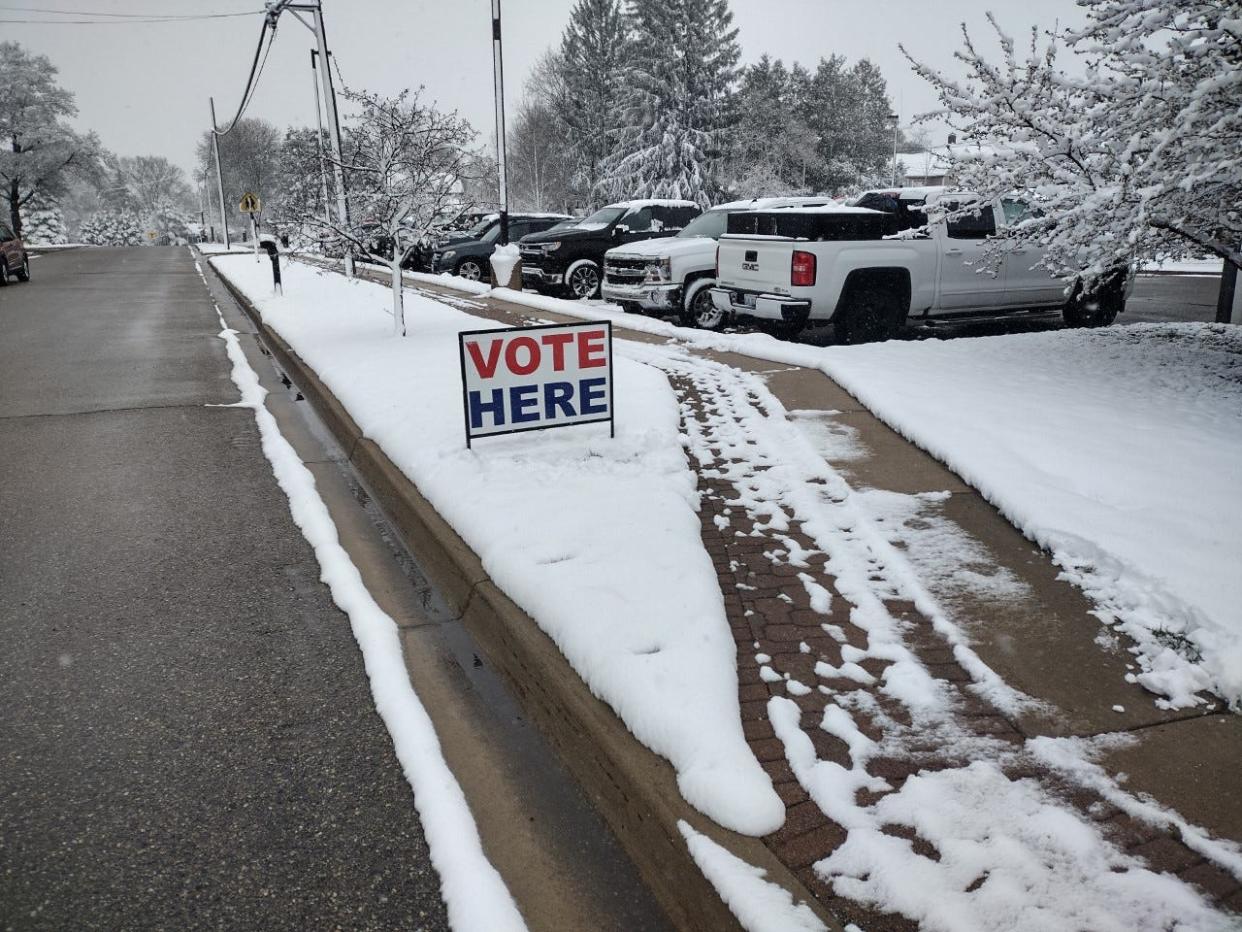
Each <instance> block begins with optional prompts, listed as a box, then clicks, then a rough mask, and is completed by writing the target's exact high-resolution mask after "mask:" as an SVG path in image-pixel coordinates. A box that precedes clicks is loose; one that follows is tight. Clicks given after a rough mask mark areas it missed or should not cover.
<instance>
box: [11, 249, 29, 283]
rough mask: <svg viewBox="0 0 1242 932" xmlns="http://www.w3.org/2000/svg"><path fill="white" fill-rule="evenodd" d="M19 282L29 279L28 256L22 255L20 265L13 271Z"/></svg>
mask: <svg viewBox="0 0 1242 932" xmlns="http://www.w3.org/2000/svg"><path fill="white" fill-rule="evenodd" d="M15 274H16V275H17V280H18V281H19V282H28V281H30V256H28V255H23V256H22V267H21V268H20V269H18V270H17V272H16V273H15Z"/></svg>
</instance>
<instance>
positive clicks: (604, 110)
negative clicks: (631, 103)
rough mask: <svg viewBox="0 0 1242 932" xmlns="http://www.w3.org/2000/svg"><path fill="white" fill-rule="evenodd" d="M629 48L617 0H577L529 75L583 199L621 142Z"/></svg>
mask: <svg viewBox="0 0 1242 932" xmlns="http://www.w3.org/2000/svg"><path fill="white" fill-rule="evenodd" d="M629 51H630V43H629V32H628V27H627V23H626V18H625V16H624V14H623V13H622V9H621V2H620V0H578V2H577V3H576V4H574V8H573V11H572V12H571V13H570V15H569V24H568V25H567V26H566V27H565V32H564V34H563V36H562V37H561V47H560V51H559V53H557V54H556V55H554V56H551V57H550V58H548V59H546V60H545V61H544V62H542V63H541V64H540V66H539V67H538V68H537V69H536V73H535V75H534V81H533V84H534V85H535V86H537V87H539V88H540V97H541V98H542V102H543V103H544V104H545V105H546V106H547V108H548V109H549V110H550V112H551V113H552V114H553V115H554V116H555V117H556V118H557V119H558V120H560V121H561V122H562V123H563V125H564V128H565V138H566V142H567V143H568V147H569V149H570V153H571V157H572V159H573V171H572V175H573V177H572V181H573V184H574V186H575V187H576V188H577V189H578V190H579V191H580V192H581V193H582V194H583V195H585V197H586V198H587V199H589V198H590V195H591V193H592V192H593V191H594V190H595V189H596V187H597V186H598V185H599V183H600V181H601V180H602V178H603V165H604V163H605V161H606V160H607V159H608V158H609V157H610V156H611V155H612V153H613V151H614V150H615V149H616V147H617V146H618V145H620V143H621V139H622V135H623V131H624V127H625V117H624V105H625V87H626V74H627V71H628V61H627V59H628V56H629Z"/></svg>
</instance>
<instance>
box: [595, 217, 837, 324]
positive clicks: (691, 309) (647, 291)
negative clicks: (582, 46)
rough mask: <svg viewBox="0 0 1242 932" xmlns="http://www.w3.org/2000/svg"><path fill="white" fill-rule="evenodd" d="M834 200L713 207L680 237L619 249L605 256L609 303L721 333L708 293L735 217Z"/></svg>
mask: <svg viewBox="0 0 1242 932" xmlns="http://www.w3.org/2000/svg"><path fill="white" fill-rule="evenodd" d="M831 203H832V199H831V198H829V197H817V196H808V197H757V198H752V199H751V200H748V201H733V202H731V203H728V204H721V205H719V206H718V207H713V208H712V209H711V210H708V211H706V212H705V213H702V214H699V215H698V216H697V217H695V218H694V219H693V220H691V221H690V223H688V224H687V225H686V227H685V229H683V230H682V231H681V232H680V233H678V234H677V235H676V236H672V237H666V238H664V239H647V240H642V241H640V242H637V243H626V244H625V245H624V246H616V247H614V248H612V249H609V250H608V251H607V252H606V253H604V282H603V286H602V289H601V290H602V294H603V296H604V300H606V301H614V302H616V303H617V304H620V305H621V306H622V307H623V308H625V309H626V310H630V311H637V310H643V311H654V312H656V313H662V312H675V313H677V314H678V315H679V316H680V317H681V321H682V323H684V324H687V325H694V326H698V327H703V328H705V329H708V330H715V329H718V328H719V327H720V326H721V324H723V322H724V315H723V314H721V313H720V311H718V310H717V309H716V307H715V305H713V304H712V299H711V295H710V294H709V293H708V289H709V288H710V287H711V286H712V285H714V284H716V240H717V239H719V238H720V235H721V234H722V233H724V231H725V225H726V223H727V221H728V217H729V214H730V213H734V212H736V211H740V210H775V209H778V208H786V207H821V206H823V205H825V204H831Z"/></svg>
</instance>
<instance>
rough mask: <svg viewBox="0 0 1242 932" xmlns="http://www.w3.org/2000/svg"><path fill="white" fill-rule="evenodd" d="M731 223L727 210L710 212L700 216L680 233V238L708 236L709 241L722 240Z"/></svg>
mask: <svg viewBox="0 0 1242 932" xmlns="http://www.w3.org/2000/svg"><path fill="white" fill-rule="evenodd" d="M728 222H729V212H728V211H727V210H709V211H708V212H707V213H705V214H699V215H698V216H697V217H695V218H694V219H693V220H691V221H690V222H689V223H688V224H686V228H685V229H684V230H682V231H681V232H680V233H678V234H677V235H678V236H706V237H707V238H708V239H720V237H721V235H722V234H723V233H724V231H725V226H727V225H728Z"/></svg>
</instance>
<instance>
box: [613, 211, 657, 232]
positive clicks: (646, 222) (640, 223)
mask: <svg viewBox="0 0 1242 932" xmlns="http://www.w3.org/2000/svg"><path fill="white" fill-rule="evenodd" d="M651 219H652V218H651V208H650V207H642V208H631V210H630V212H629V213H628V214H626V215H625V216H624V217H622V218H621V222H622V223H624V224H625V225H626V226H627V227H629V228H630V231H631V232H633V233H639V232H645V231H647V230H650V229H651ZM662 225H663V224H661V226H662Z"/></svg>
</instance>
